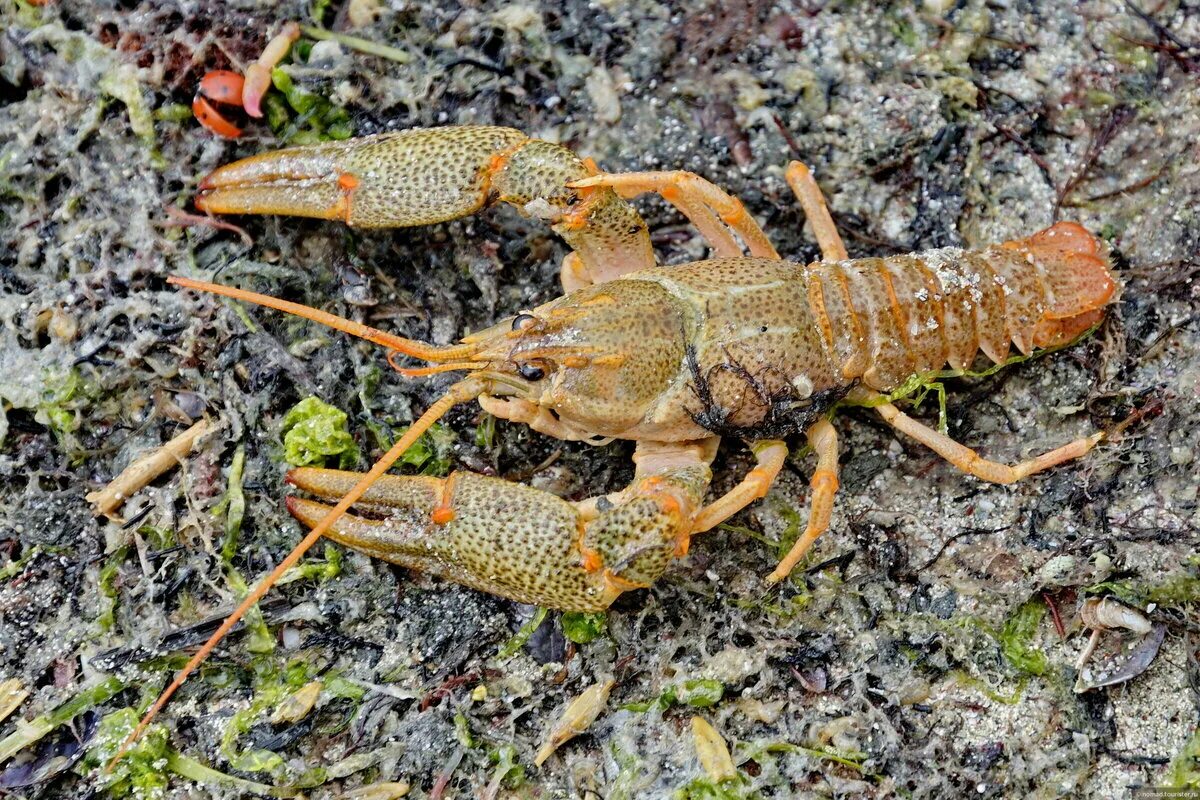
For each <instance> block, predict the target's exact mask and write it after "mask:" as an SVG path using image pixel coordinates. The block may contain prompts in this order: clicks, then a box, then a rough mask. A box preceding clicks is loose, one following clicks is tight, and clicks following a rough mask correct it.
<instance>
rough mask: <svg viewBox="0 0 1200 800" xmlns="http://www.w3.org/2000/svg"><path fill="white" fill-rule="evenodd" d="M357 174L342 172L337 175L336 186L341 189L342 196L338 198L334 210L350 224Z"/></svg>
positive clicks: (356, 186) (357, 181)
mask: <svg viewBox="0 0 1200 800" xmlns="http://www.w3.org/2000/svg"><path fill="white" fill-rule="evenodd" d="M359 183H361V181H359V179H358V176H356V175H353V174H351V173H349V172H343V173H341V174H339V175H338V177H337V185H338V188H339V189H341V190H342V196H341V198H340V199H339V200H338V203H337V206H336V207H335V208H336V210H337V211H338V212H339V213H341V214H342V215H343V216H344V218H345V222H346V224H347V225H349V224H350V216H351V213H352V210H353V207H354V202H353V200H354V190H355V189H357V188H358V185H359Z"/></svg>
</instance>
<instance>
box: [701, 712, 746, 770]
mask: <svg viewBox="0 0 1200 800" xmlns="http://www.w3.org/2000/svg"><path fill="white" fill-rule="evenodd" d="M692 741H693V742H695V745H696V756H697V757H698V758H699V759H700V766H702V767H704V771H705V773H707V774H708V777H709V780H711V781H712V782H713V783H720V782H721V781H727V780H730V779H732V778H736V777H737V767H735V766H734V765H733V758H732V757H731V756H730V755H729V747H728V746H727V745H726V744H725V740H724V739H722V738H721V734H720V733H718V732H717V729H716V728H714V727H713V726H712V725H711V724H709V722H708V720H706V719H704V718H703V717H692Z"/></svg>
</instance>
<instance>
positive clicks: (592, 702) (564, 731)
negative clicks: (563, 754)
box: [533, 679, 616, 767]
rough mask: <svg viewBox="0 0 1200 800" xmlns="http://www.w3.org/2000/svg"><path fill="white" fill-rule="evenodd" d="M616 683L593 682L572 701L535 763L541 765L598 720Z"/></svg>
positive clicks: (551, 730)
mask: <svg viewBox="0 0 1200 800" xmlns="http://www.w3.org/2000/svg"><path fill="white" fill-rule="evenodd" d="M614 683H616V681H614V680H612V679H609V680H603V681H600V683H595V684H592V685H591V686H589V687H588V688H586V689H584V690H583V692H582V693H580V695H579V697H576V698H575V699H574V700H572V701H571V703H570V705H568V706H567V708H566V710H564V711H563V713H562V716H561V717H560V718H559V720H558V722H556V723H555V724H554V727H553V728H551V729H550V733H549V734H548V735H547V736H546V741H545V743H544V744H543V745H542V747H541V749H540V750H538V752H537V756H535V757H534V759H533V763H534V764H535V765H536V766H539V767H540V766H541V765H542V764H543V762H545V760H546V759H548V758H549V757H550V756H551V755H553V754H554V751H555V750H557V749H558V748H559V747H561V746H562V745H563V744H565V743H566V742H568V741H570V740H571V739H574V738H575V737H576V736H578V735H579V734H581V733H583V732H584V731H586V730H587V729H588V727H589V726H590V725H591V724H592V723H593V722H595V721H596V717H598V716H600V712H601V711H603V710H604V706H605V704H606V703H608V693H609V692H610V691H612V687H613V684H614Z"/></svg>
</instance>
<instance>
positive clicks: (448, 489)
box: [430, 472, 458, 525]
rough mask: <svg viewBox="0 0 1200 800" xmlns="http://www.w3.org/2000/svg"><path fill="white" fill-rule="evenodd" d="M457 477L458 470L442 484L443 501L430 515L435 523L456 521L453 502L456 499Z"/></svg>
mask: <svg viewBox="0 0 1200 800" xmlns="http://www.w3.org/2000/svg"><path fill="white" fill-rule="evenodd" d="M457 477H458V473H457V472H455V473H453V474H451V475H450V477H448V478H446V482H445V483H444V484H443V485H442V499H441V502H440V503H438V506H437V508H435V509H434V510H433V514H432V515H431V517H430V518H431V519H432V520H433V523H434V524H435V525H446V524H447V523H450V522H453V521H454V516H455V514H454V508H453V507H452V506H451V503H452V502H453V500H454V481H455V479H456V478H457Z"/></svg>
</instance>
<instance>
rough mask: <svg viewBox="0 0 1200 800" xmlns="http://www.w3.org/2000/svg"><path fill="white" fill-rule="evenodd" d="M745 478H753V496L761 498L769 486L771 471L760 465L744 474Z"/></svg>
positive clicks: (764, 495)
mask: <svg viewBox="0 0 1200 800" xmlns="http://www.w3.org/2000/svg"><path fill="white" fill-rule="evenodd" d="M746 477H747V478H750V479H751V480H753V481H754V482H755V483H756V484H757V486H755V487H754V496H755V497H757V498H759V499H762V498H764V497H766V496H767V492H768V491H769V490H770V488H771V473H770V472H768V471H767V470H765V469H763V468H762V467H755V468H754V469H752V470H750V472H749V473H748V474H747V475H746Z"/></svg>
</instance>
